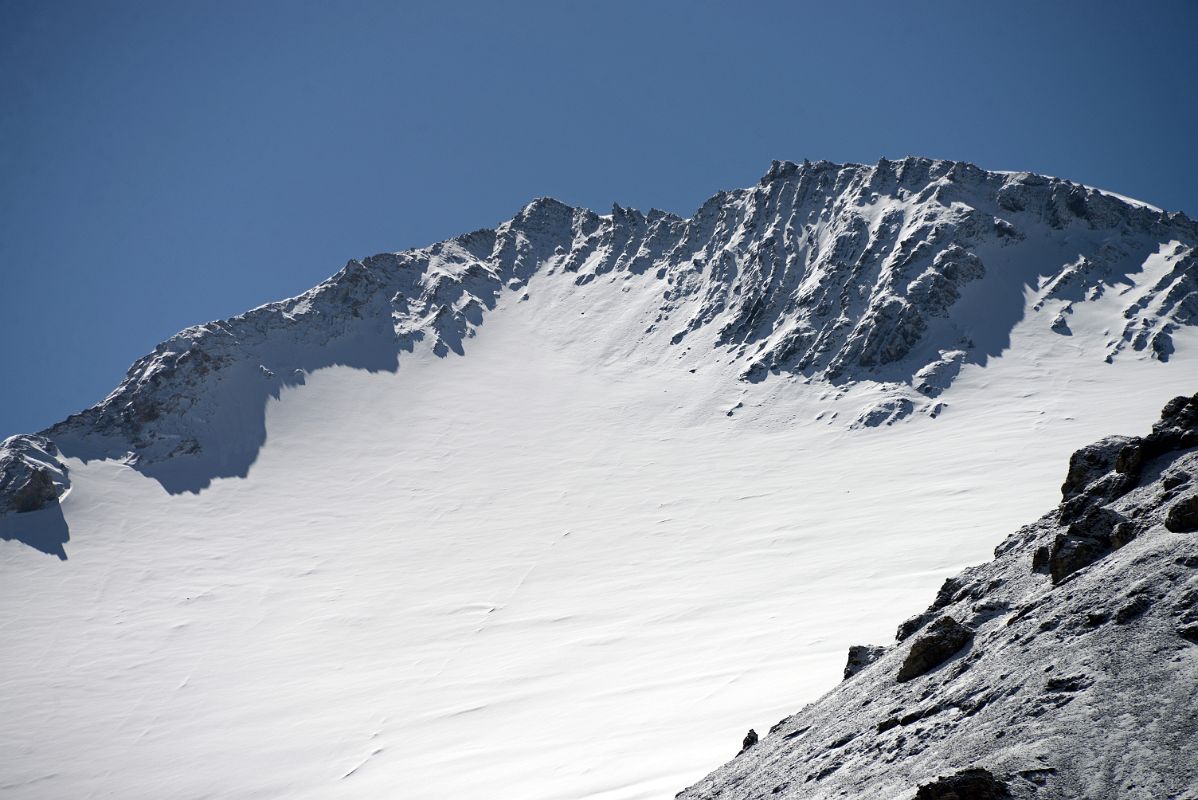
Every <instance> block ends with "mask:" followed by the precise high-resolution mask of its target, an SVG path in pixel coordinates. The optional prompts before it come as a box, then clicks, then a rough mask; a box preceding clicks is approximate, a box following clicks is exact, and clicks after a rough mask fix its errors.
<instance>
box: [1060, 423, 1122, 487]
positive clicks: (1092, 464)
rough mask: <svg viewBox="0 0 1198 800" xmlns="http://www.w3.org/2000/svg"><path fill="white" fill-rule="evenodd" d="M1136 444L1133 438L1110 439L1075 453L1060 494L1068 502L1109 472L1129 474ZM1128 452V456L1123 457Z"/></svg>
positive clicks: (1070, 461) (1070, 459)
mask: <svg viewBox="0 0 1198 800" xmlns="http://www.w3.org/2000/svg"><path fill="white" fill-rule="evenodd" d="M1136 441H1137V440H1136V439H1134V438H1133V437H1130V436H1108V437H1107V438H1105V439H1102V440H1100V441H1097V442H1095V443H1094V444H1091V445H1086V446H1085V447H1083V448H1081V449H1080V450H1078V451H1077V452H1075V453H1074V454H1073V455H1072V456H1071V457H1070V458H1069V472H1068V474H1067V475H1066V476H1065V483H1064V485H1062V486H1061V494H1062V495H1063V496H1064V498H1065V499H1066V500H1069V499H1070V498H1073V497H1076V496H1077V495H1079V494H1081V493H1082V491H1083V490H1085V488H1086V487H1087V486H1089V485H1090V484H1091V483H1093V482H1094V481H1096V480H1098V479H1099V478H1101V477H1103V476H1104V475H1106V474H1107V473H1108V472H1111V471H1116V472H1127V471H1128V470H1127V467H1128V466H1130V464H1131V462H1132V461H1134V456H1132V455H1131V454H1132V453H1133V452H1134V451H1135V447H1134V445H1135V444H1136ZM1125 451H1127V453H1128V455H1127V456H1124V455H1123V454H1124V452H1125ZM1121 456H1122V458H1121ZM1119 466H1123V467H1124V469H1119ZM1137 466H1138V465H1137Z"/></svg>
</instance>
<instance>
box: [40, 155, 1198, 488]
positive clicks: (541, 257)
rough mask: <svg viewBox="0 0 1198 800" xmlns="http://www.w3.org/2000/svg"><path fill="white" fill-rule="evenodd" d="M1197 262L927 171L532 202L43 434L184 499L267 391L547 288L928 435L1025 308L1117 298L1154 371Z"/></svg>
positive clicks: (227, 330)
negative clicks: (966, 368) (926, 420)
mask: <svg viewBox="0 0 1198 800" xmlns="http://www.w3.org/2000/svg"><path fill="white" fill-rule="evenodd" d="M1196 253H1198V224H1196V223H1195V222H1194V221H1193V220H1191V219H1189V218H1188V217H1186V216H1185V215H1184V214H1182V213H1180V212H1172V213H1166V212H1162V211H1159V210H1157V209H1154V208H1151V207H1149V206H1145V205H1143V204H1139V203H1135V202H1130V201H1126V200H1124V199H1122V198H1118V197H1116V196H1113V195H1110V194H1107V193H1104V192H1101V191H1098V190H1095V189H1092V188H1089V187H1086V186H1081V185H1078V184H1075V183H1071V182H1069V181H1065V180H1059V179H1056V178H1049V177H1045V176H1041V175H1034V174H1031V173H997V172H987V171H985V170H982V169H979V168H978V167H976V166H973V165H971V164H967V163H962V162H953V161H936V160H930V159H924V158H905V159H902V160H900V161H889V160H885V159H883V160H882V161H879V162H878V163H877V164H875V165H861V164H833V163H830V162H826V161H820V162H816V163H811V162H804V163H803V164H794V163H789V162H775V163H774V165H773V166H772V167H771V169H770V170H769V172H768V173H767V174H766V175H765V176H764V177H763V178H762V179H761V180H760V181H759V183H758V184H757V185H756V186H753V187H751V188H747V189H742V190H737V191H729V192H720V193H718V194H716V195H715V196H713V197H712V198H711V199H709V200H708V201H707V202H706V203H704V204H703V205H702V207H701V208H699V209H698V211H696V212H695V214H694V215H693V216H692V217H690V218H689V219H683V218H681V217H678V216H675V215H673V214H669V213H665V212H661V211H650V212H649V213H648V214H642V213H641V212H639V211H635V210H632V209H626V208H621V207H619V206H616V207H615V208H613V210H612V213H611V214H608V215H600V214H596V213H594V212H592V211H589V210H586V209H582V208H572V207H569V206H567V205H565V204H563V203H560V202H557V201H555V200H549V199H542V200H537V201H535V202H533V203H530V204H529V205H528V206H527V207H525V208H524V209H523V210H522V211H521V212H520V213H519V214H518V215H517V216H516V217H515V218H514V219H512V220H510V221H508V222H505V223H503V224H501V225H499V226H497V227H496V228H494V229H485V230H479V231H475V232H474V233H470V234H467V235H464V236H459V237H457V238H454V239H451V240H448V241H446V242H442V243H440V244H436V245H433V246H431V247H426V248H422V249H417V250H410V251H406V252H402V253H388V254H382V255H377V256H374V257H371V258H367V259H365V260H363V261H357V260H355V261H351V262H349V264H347V265H346V267H345V268H344V269H342V270H341V271H340V272H338V273H337V274H336V275H334V276H333V277H331V278H329V279H328V280H327V281H325V282H324V283H322V284H320V285H319V286H317V287H315V288H314V289H312V290H311V291H309V292H307V293H305V294H303V295H301V296H299V297H295V298H291V299H289V300H284V301H281V302H277V303H271V304H268V305H265V306H262V307H261V308H257V309H254V310H252V311H249V312H247V313H245V314H242V315H240V316H237V317H234V318H232V319H229V320H223V321H218V322H212V323H208V324H204V325H200V326H197V327H193V328H189V329H187V330H185V331H182V332H181V333H179V334H177V335H176V336H174V337H172V338H171V339H169V340H168V341H166V342H163V343H162V344H160V345H158V346H157V347H156V348H155V349H154V351H153V352H152V353H150V354H148V355H146V356H145V357H144V358H142V359H140V360H138V361H137V362H136V363H135V364H133V366H132V367H130V369H129V372H128V374H127V376H126V377H125V379H124V381H123V382H122V383H121V385H120V386H118V387H117V388H116V389H115V390H114V391H113V392H112V394H111V395H109V396H108V397H107V398H106V399H105V400H103V401H102V402H101V403H99V404H97V405H96V406H94V407H92V408H90V409H88V410H86V411H84V412H82V413H80V414H77V415H74V416H72V417H70V418H69V419H67V420H65V421H64V422H62V423H59V424H57V425H54V426H53V427H51V428H49V429H48V430H46V431H43V432H42V434H43V435H44V436H45V437H46V438H48V439H50V440H52V441H53V442H54V443H56V444H57V446H58V448H59V449H60V450H62V452H63V453H64V454H66V455H67V456H73V457H78V458H83V459H91V458H118V459H124V460H126V461H127V462H128V463H129V464H131V465H132V466H134V467H135V468H136V469H139V470H141V471H143V472H145V473H147V474H150V475H152V476H153V477H155V478H157V479H158V480H159V481H160V482H161V483H162V484H163V485H164V486H165V487H166V488H167V489H168V490H170V491H172V492H177V491H183V490H190V491H199V490H200V489H202V488H204V487H205V486H207V485H208V483H209V482H210V481H211V479H212V478H215V477H227V476H244V475H245V474H246V472H247V470H248V468H249V465H250V464H251V463H252V462H253V460H254V458H255V457H256V454H257V452H258V449H259V448H260V446H261V444H262V442H263V441H264V438H265V429H264V424H263V408H264V407H265V405H266V402H267V400H268V399H269V398H270V397H272V396H275V397H277V396H278V394H279V392H280V391H281V390H282V388H283V387H285V386H290V385H295V384H297V383H302V382H303V380H304V376H305V375H307V374H310V373H311V372H312V371H313V370H316V369H319V368H321V367H326V366H330V365H334V364H340V365H347V366H351V367H357V368H361V369H366V370H376V371H377V370H389V371H394V370H395V369H397V365H398V360H399V358H400V355H401V353H402V352H404V351H410V350H411V349H412V348H414V347H416V346H417V343H420V342H423V344H422V345H421V346H427V347H430V348H431V349H432V350H433V351H434V352H436V353H437V354H439V355H448V354H449V353H451V352H456V353H462V352H463V348H464V342H465V341H466V340H467V339H469V337H471V336H473V335H475V333H476V332H477V330H478V328H479V326H480V325H482V323H483V318H484V316H485V314H486V313H487V312H488V311H489V310H491V309H493V308H495V306H496V304H497V300H498V299H499V298H500V296H501V295H502V294H503V293H505V292H515V293H521V294H522V293H525V292H528V291H537V288H536V286H535V284H536V281H538V280H541V279H544V280H556V281H567V282H569V283H571V284H573V285H574V286H576V287H577V291H578V292H604V291H609V290H610V291H611V292H628V291H629V290H630V289H635V291H632V292H630V293H629V294H627V295H622V296H621V297H626V298H627V300H626V302H623V303H622V306H623V307H625V308H627V307H633V308H635V309H637V311H636V314H635V315H633V316H634V317H635V323H634V324H635V329H632V330H624V329H620V330H618V331H617V330H615V329H614V326H613V325H611V324H610V321H609V320H604V319H599V318H596V317H595V316H592V317H587V318H586V319H585V320H581V319H580V320H579V322H578V324H580V325H581V324H584V323H585V324H587V325H593V326H595V328H596V330H597V331H599V333H600V335H603V334H604V333H606V334H607V335H610V336H620V337H624V338H626V339H628V340H629V341H628V342H627V347H628V349H629V351H630V352H633V351H635V352H637V353H638V357H644V358H650V359H656V360H658V361H660V362H661V363H666V359H667V356H666V354H667V353H669V354H671V355H670V356H669V357H670V358H673V359H675V361H676V359H677V358H678V357H679V354H683V353H690V354H692V358H693V359H695V364H697V365H699V366H704V365H708V364H710V363H711V362H713V361H722V362H723V363H725V364H728V363H731V364H732V365H734V367H735V374H736V376H737V377H739V379H741V380H744V381H750V382H757V381H762V380H765V379H767V378H771V377H773V378H774V379H778V376H781V377H782V378H787V377H789V378H794V379H800V380H813V381H818V382H821V383H824V384H826V385H828V386H830V387H843V386H845V385H846V384H851V383H854V382H860V381H873V382H876V383H878V384H882V385H885V386H886V387H889V390H890V394H889V395H888V396H887V397H886V398H885V399H884V400H882V401H879V402H878V404H877V406H876V407H871V408H866V409H864V410H862V411H861V413H860V415H859V416H857V417H856V419H855V421H854V419H853V417H850V418H849V420H848V421H849V422H850V424H854V422H855V424H857V425H866V426H868V425H880V424H889V423H892V422H894V421H895V420H897V419H899V418H902V417H904V416H907V415H910V414H913V413H917V412H920V411H924V412H926V413H929V414H931V415H933V416H934V415H935V414H936V413H938V409H939V406H938V402H939V401H936V400H933V398H935V397H936V396H937V395H939V394H941V393H942V392H943V391H944V390H945V389H946V388H947V387H948V386H950V385H951V383H952V382H953V380H954V378H955V376H956V374H957V372H958V371H959V370H960V369H961V367H962V365H963V364H966V363H983V364H984V363H985V362H986V360H987V359H989V358H991V357H994V356H997V355H999V354H1000V353H1001V352H1002V351H1003V350H1004V349H1005V348H1006V347H1008V346H1009V344H1010V332H1011V329H1012V328H1013V326H1014V325H1015V324H1016V323H1017V322H1019V320H1020V319H1021V318H1022V317H1023V315H1024V312H1025V307H1026V303H1027V298H1026V296H1025V292H1027V291H1028V290H1029V289H1030V290H1034V292H1035V293H1036V308H1037V309H1038V310H1039V312H1042V313H1045V314H1049V315H1051V317H1052V320H1053V321H1052V330H1053V331H1054V332H1055V333H1056V334H1057V335H1061V336H1069V335H1072V331H1071V328H1070V321H1071V318H1072V315H1073V314H1074V312H1075V310H1076V309H1077V308H1079V307H1080V306H1082V305H1085V304H1087V303H1091V302H1093V301H1095V300H1096V299H1098V298H1101V297H1103V296H1105V295H1116V296H1117V297H1118V301H1117V302H1118V304H1119V309H1118V313H1119V314H1120V319H1119V320H1118V324H1117V326H1115V327H1112V328H1111V329H1110V330H1107V331H1106V332H1105V334H1104V335H1105V341H1104V343H1103V345H1104V347H1103V349H1104V352H1105V357H1106V358H1107V359H1108V360H1113V359H1118V358H1120V357H1122V355H1123V354H1125V353H1126V352H1128V351H1131V352H1135V351H1139V352H1141V353H1143V354H1149V355H1150V356H1151V357H1153V358H1157V359H1160V360H1167V359H1168V358H1169V356H1170V354H1171V353H1172V352H1173V348H1174V341H1173V334H1174V333H1175V332H1176V330H1177V329H1178V328H1179V327H1180V326H1185V325H1191V324H1194V323H1195V322H1196V321H1198V266H1196V264H1198V262H1196V260H1195V259H1196V258H1198V256H1196ZM530 282H532V284H533V285H530ZM605 325H606V326H607V327H608V328H610V330H606V331H605ZM695 364H692V365H691V366H694V365H695ZM188 465H190V466H188Z"/></svg>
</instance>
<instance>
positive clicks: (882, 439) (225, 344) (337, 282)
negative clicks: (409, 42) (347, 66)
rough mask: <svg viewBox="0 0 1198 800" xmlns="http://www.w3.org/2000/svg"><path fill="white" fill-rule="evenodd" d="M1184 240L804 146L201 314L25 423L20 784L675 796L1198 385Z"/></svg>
mask: <svg viewBox="0 0 1198 800" xmlns="http://www.w3.org/2000/svg"><path fill="white" fill-rule="evenodd" d="M1196 248H1198V224H1196V223H1195V222H1194V221H1192V220H1190V219H1189V218H1187V217H1186V216H1185V215H1183V214H1181V213H1165V212H1162V211H1160V210H1158V209H1155V208H1152V207H1150V206H1147V205H1144V204H1142V203H1137V202H1135V201H1128V200H1126V199H1124V198H1121V197H1119V196H1117V195H1112V194H1110V193H1107V192H1103V191H1099V190H1096V189H1092V188H1088V187H1085V186H1080V185H1077V184H1073V183H1070V182H1068V181H1063V180H1059V179H1055V178H1047V177H1043V176H1038V175H1032V174H1028V173H997V172H987V171H984V170H981V169H979V168H977V167H974V166H972V165H969V164H964V163H958V162H946V161H931V160H927V159H917V158H907V159H903V160H901V161H893V162H892V161H885V160H884V161H882V162H879V163H878V164H876V165H870V166H864V165H856V164H846V165H836V164H830V163H827V162H818V163H804V164H802V165H796V164H792V163H784V162H776V163H775V164H774V165H773V166H772V167H771V169H770V170H769V172H768V173H767V174H766V175H765V176H764V177H763V178H762V179H761V181H760V182H759V183H758V184H757V185H756V186H754V187H752V188H749V189H744V190H738V191H732V192H721V193H719V194H717V195H716V196H714V197H713V198H711V199H710V200H708V201H707V202H706V203H704V204H703V206H702V207H701V208H700V209H699V210H698V211H697V212H696V213H695V214H694V215H693V216H692V217H691V218H689V219H682V218H679V217H676V216H674V215H671V214H668V213H664V212H659V211H651V212H649V213H648V214H642V213H640V212H637V211H634V210H630V209H624V208H621V207H618V206H617V207H615V208H614V209H613V210H612V213H611V214H608V215H598V214H595V213H593V212H590V211H587V210H585V209H575V208H571V207H569V206H566V205H563V204H561V203H559V202H556V201H553V200H545V199H543V200H538V201H535V202H533V203H531V204H529V205H528V206H526V207H525V208H524V209H523V210H522V211H521V212H520V213H519V214H518V215H517V216H516V217H515V218H513V219H512V220H510V221H508V222H505V223H503V224H501V225H499V226H498V227H497V228H495V229H493V230H481V231H476V232H474V233H471V234H467V235H464V236H461V237H457V238H455V239H451V240H449V241H446V242H442V243H440V244H437V245H433V246H431V247H428V248H423V249H419V250H412V251H406V252H402V253H395V254H383V255H378V256H374V257H371V258H367V259H365V260H363V261H351V262H350V263H349V264H348V265H346V267H345V268H344V269H342V270H341V271H340V272H338V273H337V274H336V275H334V276H333V277H332V278H330V279H329V280H327V281H325V282H324V283H322V284H321V285H319V286H317V287H315V288H314V289H312V290H311V291H309V292H307V293H305V294H303V295H301V296H299V297H296V298H292V299H289V300H285V301H281V302H278V303H272V304H268V305H266V306H262V307H261V308H258V309H254V310H252V311H249V312H247V313H245V314H243V315H241V316H238V317H235V318H232V319H230V320H225V321H220V322H214V323H208V324H205V325H201V326H197V327H195V328H189V329H187V330H185V331H182V332H181V333H179V334H178V335H176V336H175V337H172V338H171V339H170V340H168V341H166V342H164V343H162V344H160V345H158V347H156V348H155V349H154V351H153V352H152V353H150V354H149V355H147V356H145V357H144V358H142V359H140V360H139V361H137V362H136V363H135V364H134V365H133V366H132V367H131V368H130V370H129V373H128V375H127V376H126V378H125V380H124V381H123V382H122V383H121V385H120V386H119V387H117V388H116V389H115V390H114V391H113V393H112V394H111V395H109V397H107V398H106V399H105V400H104V401H103V402H101V403H99V404H98V405H96V406H94V407H93V408H90V409H88V410H86V411H84V412H82V413H80V414H77V415H74V416H72V417H70V418H68V419H67V420H64V421H63V422H61V423H59V424H57V425H54V426H51V427H50V428H49V429H47V430H45V431H42V432H41V433H40V434H39V435H37V436H25V437H13V438H11V439H9V440H7V441H6V442H4V444H3V447H2V448H0V470H2V471H0V509H7V510H8V513H5V514H3V515H2V516H0V536H2V537H3V538H4V539H8V540H11V541H10V542H8V543H5V545H4V546H3V548H0V569H2V570H3V575H4V579H3V581H0V602H2V603H3V607H4V608H5V609H6V611H7V614H6V626H5V630H6V635H7V636H8V641H9V646H7V647H6V648H5V650H4V653H3V655H0V666H2V667H3V670H2V672H3V674H4V675H5V677H4V678H2V679H0V696H2V697H3V704H4V708H6V709H7V710H9V713H7V714H6V716H5V721H4V722H0V741H2V742H3V743H4V744H5V749H4V751H3V752H5V753H6V754H11V755H5V756H0V759H3V762H2V763H0V786H3V787H5V788H6V789H8V790H10V791H12V792H13V793H14V796H18V797H37V796H44V793H45V792H49V793H50V794H53V795H56V796H76V795H85V794H87V793H88V792H91V793H105V792H108V793H116V794H119V795H121V796H125V797H149V796H161V794H162V793H163V791H164V787H171V789H172V791H176V790H177V791H178V792H179V793H182V794H184V795H188V796H190V795H197V796H198V795H204V794H215V795H220V796H222V797H276V796H288V797H302V796H311V797H322V798H325V797H333V796H354V797H358V796H362V795H363V794H371V793H379V792H389V793H391V794H394V793H395V792H397V791H398V792H399V793H400V796H405V797H409V796H410V797H445V796H454V797H482V796H496V789H495V787H496V786H501V787H503V790H502V791H500V792H499V795H500V796H507V797H521V798H539V797H546V798H547V797H558V796H571V797H604V798H635V797H658V796H669V795H672V794H673V792H674V791H676V790H677V789H678V788H679V787H680V786H683V785H685V784H686V783H688V782H691V781H692V780H694V779H696V778H697V777H699V776H700V775H701V774H702V773H703V772H704V771H705V770H706V769H707V768H709V767H710V766H711V765H712V764H713V763H718V762H719V761H720V760H721V755H722V754H724V752H725V751H726V749H727V747H728V744H729V743H730V742H733V741H734V740H735V741H739V734H741V733H743V731H744V729H745V728H746V727H748V725H749V724H752V723H757V724H761V722H762V719H763V718H764V717H766V716H767V715H768V716H769V717H770V718H772V719H776V718H778V717H779V716H781V714H782V713H785V712H787V711H789V710H791V709H792V708H793V707H794V706H795V705H796V704H797V703H798V702H800V701H802V700H805V699H811V698H813V697H815V696H816V695H818V694H820V693H821V692H823V691H824V690H826V689H827V688H828V687H829V686H830V685H831V684H832V681H833V679H834V677H835V676H836V675H837V674H838V672H839V670H840V668H841V666H842V664H843V652H844V648H845V647H847V645H848V644H849V643H851V642H853V641H858V640H868V639H870V638H872V637H875V636H876V635H877V634H878V633H879V632H880V631H882V630H884V629H885V628H887V627H889V626H890V622H889V620H890V617H891V616H892V613H891V612H892V611H893V610H896V609H897V610H903V611H912V612H913V611H915V610H917V609H918V607H919V605H920V603H921V601H922V599H923V593H924V591H925V587H926V583H927V581H928V579H929V576H932V577H935V576H939V577H943V576H945V575H947V574H949V573H950V572H951V571H953V570H956V569H959V568H960V567H962V566H964V565H965V564H967V563H970V562H973V561H977V560H980V559H981V558H982V557H983V556H984V554H985V553H986V552H987V551H988V550H989V549H990V548H992V547H993V545H994V544H995V543H996V542H998V541H999V539H1000V538H1001V536H1002V535H1004V534H1005V533H1007V532H1008V531H1009V530H1010V529H1011V528H1013V527H1016V526H1017V525H1019V524H1022V523H1023V522H1026V521H1027V520H1029V519H1031V518H1032V517H1033V516H1034V515H1035V514H1037V513H1039V512H1040V511H1041V510H1042V509H1043V507H1045V506H1047V505H1048V504H1049V501H1050V499H1051V494H1052V486H1053V485H1054V484H1057V483H1059V477H1060V476H1059V475H1058V474H1057V473H1058V469H1059V467H1058V464H1059V463H1061V461H1062V460H1063V459H1064V458H1065V457H1066V456H1067V455H1068V453H1069V452H1072V451H1073V450H1074V449H1075V448H1077V447H1078V446H1080V445H1082V444H1084V443H1085V442H1086V441H1089V440H1092V439H1094V438H1096V437H1098V436H1100V435H1104V434H1106V433H1110V432H1112V431H1120V430H1122V431H1125V432H1128V433H1131V432H1134V431H1135V429H1136V428H1138V427H1139V425H1140V423H1141V420H1142V419H1143V418H1144V417H1145V416H1147V415H1149V414H1150V413H1152V411H1153V410H1154V409H1156V408H1159V406H1160V405H1161V404H1163V403H1164V402H1165V401H1166V400H1167V399H1168V398H1170V397H1172V396H1174V395H1177V394H1183V393H1185V394H1188V393H1191V392H1192V391H1193V388H1194V387H1193V384H1194V382H1195V379H1196V378H1198V370H1196V369H1195V364H1196V363H1198V361H1196V358H1198V336H1196V328H1195V326H1194V323H1195V322H1196V321H1198V268H1196V265H1198V259H1196V255H1195V254H1196V252H1198V250H1196ZM56 500H57V502H56ZM47 554H49V555H51V556H57V558H53V557H51V558H47ZM883 611H884V612H885V613H883ZM397 786H398V787H400V788H398V789H397V788H396V787H397Z"/></svg>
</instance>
